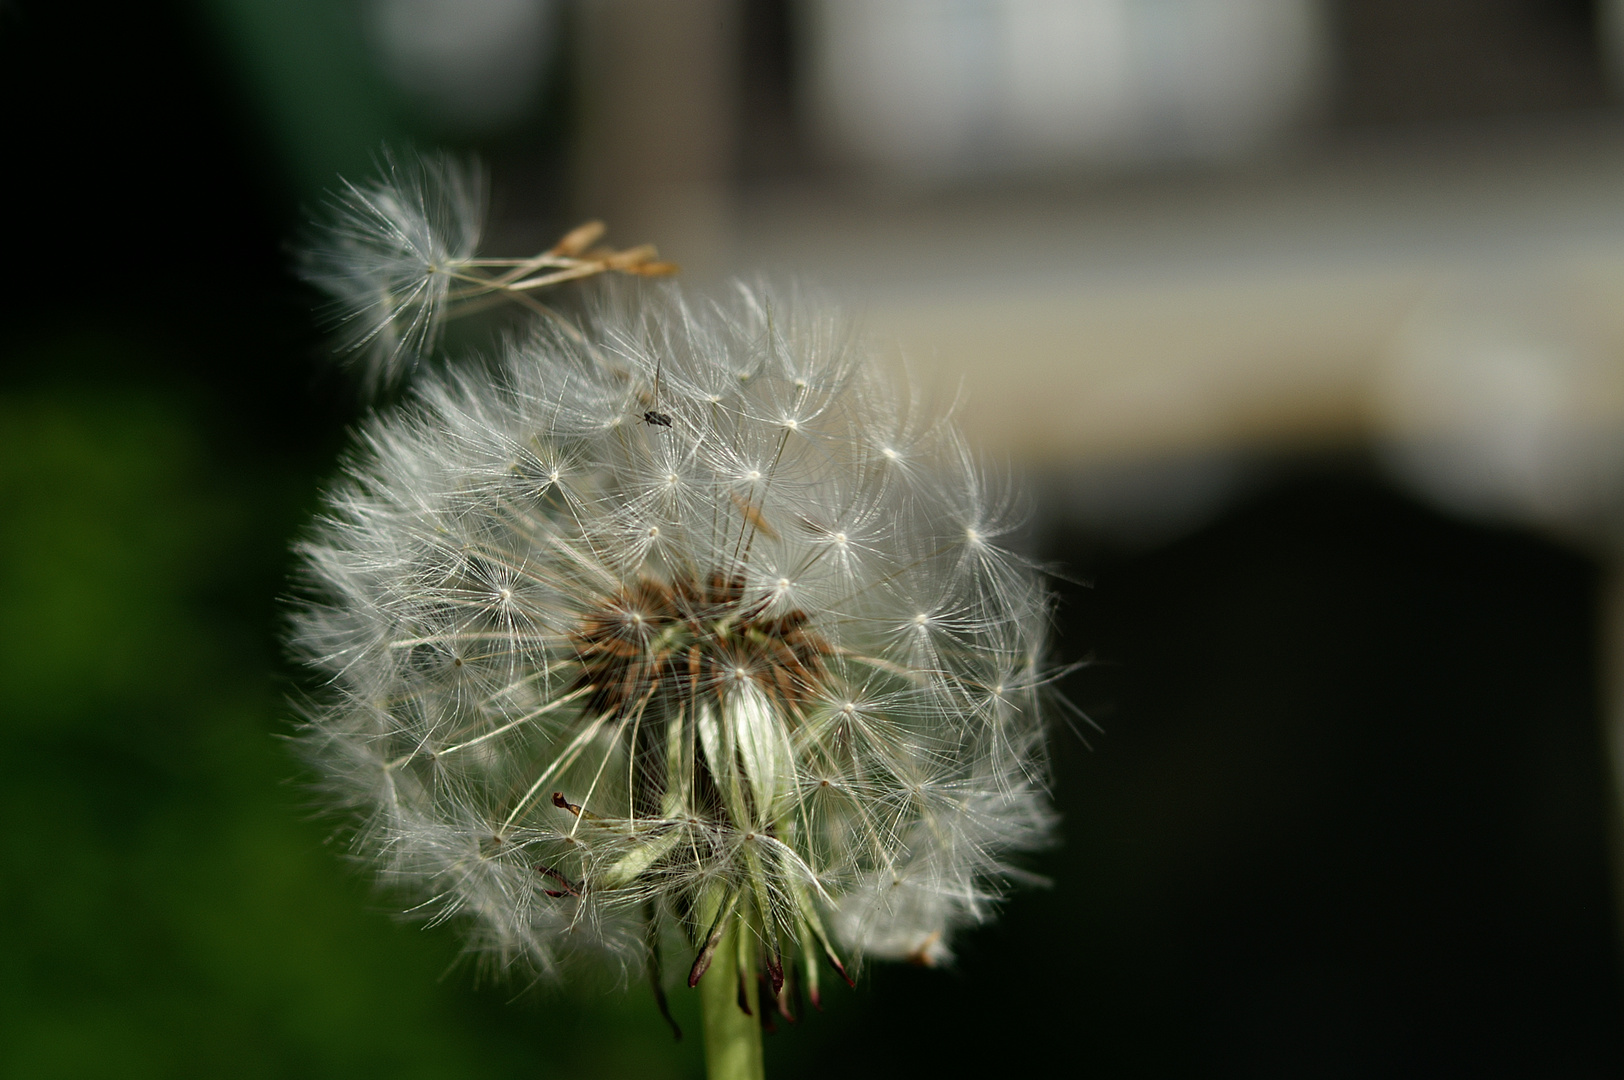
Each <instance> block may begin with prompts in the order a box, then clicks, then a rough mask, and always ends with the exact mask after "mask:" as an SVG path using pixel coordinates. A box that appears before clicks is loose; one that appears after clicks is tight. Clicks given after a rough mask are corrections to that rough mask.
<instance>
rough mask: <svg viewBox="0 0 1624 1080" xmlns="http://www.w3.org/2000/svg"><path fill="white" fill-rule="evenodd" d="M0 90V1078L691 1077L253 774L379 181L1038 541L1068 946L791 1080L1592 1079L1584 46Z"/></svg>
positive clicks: (264, 66)
mask: <svg viewBox="0 0 1624 1080" xmlns="http://www.w3.org/2000/svg"><path fill="white" fill-rule="evenodd" d="M0 84H3V86H4V90H5V100H7V101H8V102H10V103H11V106H10V107H9V108H8V109H7V110H6V112H5V116H4V119H3V120H0V123H3V124H4V126H5V133H6V136H7V138H6V141H5V145H6V147H7V153H6V161H7V168H6V170H5V171H6V174H7V176H8V180H9V183H8V187H9V188H10V190H12V192H13V194H12V196H11V197H10V198H9V199H8V200H7V210H6V227H7V237H8V239H9V247H8V249H9V250H10V251H11V252H13V258H12V259H10V260H8V266H7V269H6V276H7V288H6V290H5V293H4V299H3V301H0V302H3V304H4V305H5V310H4V317H3V318H0V359H3V372H0V507H3V509H0V575H3V579H4V581H3V588H0V725H3V727H0V730H4V731H5V733H6V744H7V747H8V749H9V751H10V757H11V759H12V766H11V768H10V769H9V770H7V774H8V780H7V782H6V783H5V784H4V785H0V844H3V845H4V857H3V860H0V912H3V914H4V925H6V926H7V927H8V940H7V941H6V943H5V944H4V945H0V1002H3V1003H4V1004H3V1008H0V1030H3V1031H4V1035H3V1037H0V1071H5V1072H7V1073H8V1074H12V1075H19V1076H22V1075H26V1076H112V1075H118V1076H142V1075H154V1076H170V1075H194V1074H195V1075H200V1076H201V1075H207V1076H215V1075H222V1074H230V1075H265V1076H283V1075H286V1076H323V1075H333V1076H340V1075H342V1076H355V1075H391V1076H395V1075H424V1076H436V1077H439V1076H460V1075H468V1076H474V1075H478V1076H481V1077H490V1076H504V1075H513V1076H519V1075H532V1074H534V1073H536V1072H540V1071H549V1072H557V1073H568V1074H569V1075H573V1076H583V1077H584V1076H604V1077H614V1076H625V1075H640V1076H661V1075H673V1076H676V1075H697V1074H698V1073H697V1071H698V1069H699V1057H698V1050H699V1048H698V1045H697V1040H695V1039H693V1038H692V1037H690V1039H689V1040H688V1041H687V1042H685V1043H684V1044H682V1045H681V1046H680V1047H676V1048H673V1047H671V1046H670V1044H669V1043H668V1042H667V1035H666V1033H665V1029H664V1027H663V1025H662V1024H661V1023H660V1021H659V1019H658V1016H657V1014H656V1013H655V1012H654V1011H653V1008H652V1006H651V1005H650V1003H649V1002H648V1001H646V1000H645V998H646V992H645V991H640V990H637V989H634V990H633V992H632V993H631V994H630V995H628V996H627V997H626V998H624V999H621V998H618V997H615V996H613V995H609V994H606V993H605V992H603V991H602V989H601V988H595V987H594V988H569V989H567V990H563V991H559V990H551V989H545V988H526V987H525V986H523V985H522V984H521V985H513V984H494V985H493V984H491V983H490V982H488V981H487V982H481V981H480V980H479V979H477V978H476V977H475V973H474V972H473V970H472V969H471V968H469V967H468V966H466V965H462V966H458V965H457V963H456V956H455V954H456V941H455V936H454V934H452V933H450V932H447V931H445V930H439V931H431V932H427V933H425V932H422V931H420V930H419V929H417V928H415V927H411V926H403V925H401V924H399V923H398V922H396V921H395V920H394V919H392V917H391V915H390V912H391V910H392V907H391V903H392V901H391V899H390V898H388V897H380V896H378V895H376V894H374V893H372V892H370V891H369V889H368V886H367V883H366V881H365V880H364V875H362V874H359V873H357V872H356V871H354V870H353V869H352V868H350V867H347V866H346V865H344V863H343V861H342V859H341V858H340V856H339V853H337V852H334V851H333V850H331V845H330V844H329V843H328V840H329V838H330V835H331V833H332V824H331V822H327V821H323V820H319V819H316V818H314V817H313V816H312V813H311V811H310V809H309V807H308V805H307V800H306V798H305V796H304V795H303V794H302V793H301V789H300V787H299V772H298V767H297V764H296V763H295V762H293V761H292V760H291V758H289V756H288V755H287V753H286V751H285V748H284V747H283V746H282V745H281V744H280V743H279V741H278V737H279V736H280V735H282V734H284V733H286V731H287V730H288V725H289V723H290V720H289V717H290V715H291V711H292V710H291V708H290V706H289V705H288V704H287V703H286V702H287V700H288V697H289V695H290V694H291V695H293V696H294V697H296V696H297V693H298V690H299V687H300V679H301V676H300V675H299V673H298V672H296V671H294V670H292V669H291V668H289V667H288V666H287V665H285V663H284V662H283V660H282V658H281V657H280V654H279V651H278V646H277V633H278V630H277V627H278V619H279V611H278V607H279V601H278V599H277V598H278V597H279V596H280V595H282V594H283V592H284V590H285V586H284V584H283V582H284V580H285V574H286V568H287V559H286V554H285V553H286V551H287V547H288V544H289V542H290V540H291V538H293V537H294V536H296V535H297V533H298V530H299V529H300V527H301V524H300V523H301V522H302V521H303V520H305V518H306V517H307V516H308V514H309V513H310V512H311V511H312V508H313V507H314V506H315V503H316V498H317V492H318V491H319V489H320V485H321V483H322V482H323V479H324V478H325V477H327V476H330V475H331V474H332V472H333V470H334V468H335V462H336V459H337V454H338V452H339V449H340V447H341V446H342V445H343V441H344V431H345V428H346V425H348V424H350V423H352V422H354V420H355V419H356V418H357V417H358V416H359V413H360V407H359V405H358V402H357V398H356V395H355V392H354V389H353V387H352V385H351V383H350V381H349V379H348V377H347V376H346V375H344V374H343V373H342V372H340V371H338V370H336V369H335V368H334V367H333V366H332V365H331V363H330V360H329V357H328V356H327V355H326V347H325V344H324V342H323V340H322V337H321V333H320V329H319V326H318V325H317V324H316V322H315V320H314V319H313V317H312V315H311V305H312V302H313V298H312V297H311V296H309V295H308V294H306V293H305V292H303V291H302V290H301V289H300V287H299V286H297V285H296V284H295V283H294V282H293V281H292V279H291V278H290V276H289V274H288V273H287V264H288V258H289V257H288V252H289V250H290V246H291V245H292V244H294V243H296V241H297V237H298V235H299V233H300V230H301V228H302V227H303V223H304V222H305V221H307V220H308V219H309V217H310V216H311V214H312V212H313V211H314V210H315V208H316V207H317V206H319V203H320V200H321V197H322V196H321V192H322V191H323V190H324V189H327V188H330V187H331V186H332V184H333V183H334V181H335V178H336V177H337V176H338V175H339V174H341V173H342V174H344V175H349V176H362V175H365V174H366V173H367V172H368V171H369V170H370V169H371V167H372V165H371V161H372V157H373V155H374V154H375V153H376V152H377V150H378V148H379V147H381V146H383V145H385V144H388V145H393V146H404V145H416V146H420V147H430V146H445V147H449V148H451V149H453V150H457V151H462V152H469V153H476V152H477V153H479V154H480V155H481V156H483V157H484V158H485V160H486V161H487V162H488V163H489V164H490V166H491V169H492V174H493V188H494V190H493V220H492V226H491V229H490V239H489V242H488V244H487V251H488V252H489V253H493V254H523V253H529V252H532V251H535V250H537V249H539V248H541V247H543V246H545V245H547V244H549V243H551V241H552V239H553V238H554V237H556V236H557V235H558V234H559V233H561V232H562V231H563V230H564V229H565V228H567V227H568V226H570V225H572V224H574V223H576V222H578V221H580V220H582V219H584V218H586V217H591V216H603V217H605V218H607V220H608V221H609V223H610V226H611V233H610V239H611V240H612V241H616V242H620V243H627V244H630V243H637V242H642V241H645V240H649V241H654V242H656V243H658V244H659V245H660V247H661V249H662V252H663V253H664V254H666V255H667V256H669V257H671V258H673V259H675V260H676V261H678V262H680V263H681V264H683V266H684V267H685V275H686V277H687V278H688V279H689V280H690V281H691V282H692V283H693V284H694V285H695V286H696V287H704V286H706V285H707V283H714V282H716V281H719V280H721V279H723V278H725V277H726V276H728V275H730V274H736V273H743V274H753V273H757V272H766V273H769V274H775V275H780V276H788V275H795V276H798V277H801V278H804V279H807V280H809V281H812V282H814V283H816V284H818V285H819V286H821V287H823V288H825V289H827V290H829V291H830V292H831V293H832V294H834V295H835V296H837V297H839V298H840V299H842V300H843V301H844V302H846V303H847V304H848V305H849V306H850V307H851V308H852V309H853V311H854V312H855V313H856V314H857V316H858V317H859V318H860V319H861V320H862V321H863V323H864V324H865V325H866V326H867V327H868V329H869V331H870V332H871V334H872V335H873V336H874V338H875V339H876V340H877V341H879V342H880V343H882V345H883V346H884V348H885V350H886V354H887V356H888V357H890V358H892V359H894V360H896V361H897V362H899V363H906V364H907V365H908V368H909V370H910V371H911V372H912V373H913V375H914V377H915V378H917V379H918V380H919V381H920V383H921V384H922V385H923V386H924V387H925V388H926V389H927V390H928V391H929V392H931V393H934V394H937V395H939V396H940V397H942V398H953V397H955V396H956V398H957V401H958V409H959V415H960V417H961V419H962V421H963V423H964V424H965V426H966V427H967V428H968V429H969V430H970V432H971V434H972V435H973V437H974V438H975V439H976V441H977V443H978V444H979V445H980V446H981V447H983V448H984V449H985V450H987V451H988V452H989V454H990V455H991V456H992V457H993V458H994V459H995V460H998V461H1001V462H1008V463H1009V465H1010V467H1011V469H1012V471H1015V472H1017V473H1019V474H1021V475H1023V476H1024V477H1026V482H1027V485H1028V487H1029V488H1030V490H1031V491H1032V493H1033V495H1032V499H1031V513H1030V519H1029V521H1030V523H1029V527H1028V529H1027V531H1026V533H1025V534H1024V536H1023V537H1022V538H1021V542H1022V543H1023V544H1024V545H1025V546H1026V547H1027V548H1028V549H1030V550H1032V551H1033V552H1034V553H1036V554H1038V555H1040V556H1041V557H1043V558H1045V559H1049V560H1052V561H1053V562H1054V563H1055V564H1056V565H1057V566H1058V567H1060V568H1061V569H1062V571H1063V573H1064V580H1063V582H1062V584H1061V585H1060V591H1061V603H1060V606H1059V608H1058V612H1057V616H1056V626H1057V631H1058V633H1057V646H1056V648H1057V659H1059V660H1062V661H1065V662H1082V666H1081V667H1080V668H1079V669H1078V670H1077V671H1075V672H1074V673H1073V674H1072V675H1070V676H1069V677H1068V679H1067V681H1066V685H1065V689H1066V692H1067V693H1068V695H1069V696H1070V698H1071V699H1072V700H1073V701H1074V702H1076V703H1077V704H1078V705H1079V706H1080V707H1082V708H1083V709H1084V710H1085V711H1086V712H1087V713H1088V714H1089V717H1090V718H1091V720H1092V722H1093V723H1094V724H1095V725H1097V726H1096V727H1088V726H1086V725H1079V727H1080V729H1081V730H1080V731H1079V732H1076V733H1073V732H1069V731H1066V730H1064V729H1063V728H1060V727H1057V731H1056V752H1055V756H1056V770H1057V798H1058V801H1059V803H1060V805H1061V807H1062V809H1063V810H1064V812H1065V814H1066V826H1065V842H1064V844H1063V845H1062V846H1061V847H1060V848H1058V849H1057V850H1055V851H1052V852H1049V853H1046V854H1045V855H1043V856H1042V857H1041V858H1039V859H1037V860H1035V861H1034V869H1035V870H1037V871H1039V872H1041V873H1043V874H1046V875H1047V876H1049V877H1050V878H1051V879H1052V880H1053V882H1054V885H1053V887H1051V888H1049V889H1045V890H1037V891H1031V892H1028V893H1025V894H1022V895H1020V896H1018V897H1017V898H1016V899H1014V900H1013V901H1012V902H1011V903H1010V905H1009V907H1008V910H1007V912H1006V914H1005V918H1004V920H1003V921H1002V922H1001V923H1000V924H999V925H998V926H996V927H994V928H990V929H988V930H986V931H982V932H980V933H978V934H975V935H972V936H971V937H970V938H969V939H968V940H967V941H966V942H965V943H964V947H963V949H962V959H961V962H960V964H959V966H958V967H957V968H956V969H954V970H952V971H948V972H924V971H913V970H903V969H877V970H875V971H873V972H872V975H871V978H870V980H869V981H868V982H866V983H865V984H864V986H862V987H861V988H860V989H859V990H858V991H856V992H855V993H854V994H851V995H846V996H844V997H837V1000H836V1001H834V1002H833V1003H831V1005H830V1008H829V1012H828V1013H827V1014H825V1015H823V1016H820V1017H817V1018H814V1019H812V1020H810V1021H808V1022H805V1023H803V1024H802V1025H800V1027H799V1028H798V1029H796V1030H793V1031H787V1032H783V1033H780V1034H779V1035H777V1036H775V1037H774V1039H773V1040H771V1041H770V1045H769V1056H770V1059H771V1065H770V1067H771V1068H772V1069H773V1070H774V1074H775V1075H778V1076H784V1077H788V1076H797V1075H817V1074H821V1073H824V1072H826V1071H829V1070H838V1071H841V1072H843V1073H847V1074H852V1075H858V1076H863V1075H872V1074H879V1073H881V1072H882V1071H883V1072H885V1073H888V1074H892V1075H926V1074H930V1073H938V1072H941V1071H944V1070H947V1069H954V1070H957V1071H964V1070H975V1071H978V1072H987V1071H992V1070H997V1071H999V1072H1011V1071H1020V1070H1024V1071H1031V1072H1036V1071H1038V1070H1039V1069H1043V1070H1047V1071H1051V1072H1053V1073H1054V1074H1056V1075H1062V1074H1070V1073H1073V1072H1076V1073H1084V1072H1086V1073H1089V1074H1091V1075H1103V1076H1115V1075H1123V1076H1130V1075H1155V1076H1161V1075H1179V1076H1183V1075H1192V1074H1201V1075H1231V1074H1233V1075H1305V1074H1306V1075H1402V1074H1417V1075H1440V1074H1457V1073H1458V1074H1467V1075H1474V1076H1485V1075H1508V1076H1512V1075H1515V1076H1521V1075H1563V1076H1588V1075H1598V1076H1600V1075H1617V1074H1618V1073H1619V1072H1620V1070H1621V1068H1624V978H1621V976H1624V969H1621V963H1620V961H1621V954H1620V933H1619V930H1620V926H1621V925H1624V922H1621V920H1624V905H1621V904H1620V901H1619V897H1620V889H1619V881H1620V876H1619V870H1618V868H1619V866H1620V865H1621V861H1620V859H1619V857H1618V850H1619V845H1618V841H1619V835H1620V829H1619V823H1620V821H1621V820H1624V818H1621V815H1620V811H1619V796H1618V791H1619V783H1618V779H1617V778H1618V777H1619V776H1620V775H1624V765H1621V763H1624V736H1621V735H1620V732H1621V731H1624V723H1620V722H1618V721H1616V720H1612V719H1610V718H1612V717H1616V716H1619V715H1621V714H1624V710H1621V709H1620V706H1619V704H1618V703H1619V701H1620V699H1621V696H1624V695H1621V692H1620V691H1619V690H1618V689H1617V688H1618V687H1619V686H1621V685H1624V678H1621V676H1620V672H1621V671H1624V629H1620V628H1621V627H1624V615H1621V614H1620V613H1624V584H1621V583H1624V577H1621V576H1620V575H1619V573H1618V567H1619V553H1620V550H1621V547H1624V536H1621V534H1620V527H1621V524H1624V522H1621V516H1620V510H1621V508H1624V499H1621V496H1624V4H1620V3H1618V2H1617V0H1472V2H1467V0H1407V2H1405V0H682V2H676V0H574V2H566V0H279V2H275V3H272V2H269V0H162V2H158V3H154V4H151V5H142V6H139V7H135V6H131V5H113V4H101V3H92V4H86V5H77V6H72V7H69V6H65V5H53V4H46V3H43V2H24V0H12V2H11V3H8V4H4V5H0ZM1084 583H1087V584H1086V585H1085V584H1084ZM447 972H449V974H448V973H447ZM690 1006H691V1003H687V1002H686V1001H685V999H684V998H683V997H682V996H681V995H679V996H678V1009H679V1018H681V1017H686V1019H687V1021H688V1022H689V1023H688V1026H689V1027H690V1030H691V1031H697V1025H696V1024H694V1023H693V1022H692V1021H693V1020H694V1015H693V1010H692V1009H691V1007H690Z"/></svg>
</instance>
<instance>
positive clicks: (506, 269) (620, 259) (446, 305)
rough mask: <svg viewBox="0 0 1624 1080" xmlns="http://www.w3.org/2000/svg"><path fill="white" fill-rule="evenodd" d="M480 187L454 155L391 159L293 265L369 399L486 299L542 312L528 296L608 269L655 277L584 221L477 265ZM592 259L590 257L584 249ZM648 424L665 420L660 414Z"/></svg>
mask: <svg viewBox="0 0 1624 1080" xmlns="http://www.w3.org/2000/svg"><path fill="white" fill-rule="evenodd" d="M484 216H485V178H484V174H483V172H482V171H481V170H480V169H479V168H478V167H477V166H475V165H472V164H465V163H460V162H457V161H455V160H453V159H451V158H447V157H440V156H432V155H431V156H427V157H421V158H407V159H401V158H397V157H396V156H395V155H394V154H392V153H389V152H388V151H385V152H384V153H383V154H382V155H381V157H380V161H379V175H378V176H377V177H376V178H375V179H373V180H372V181H370V182H367V183H360V184H357V183H349V182H345V184H344V189H343V191H342V192H340V193H339V194H338V195H336V196H334V197H333V198H332V199H331V200H330V203H329V206H328V214H327V218H328V220H327V222H326V223H325V225H324V226H323V228H322V229H321V230H320V231H319V232H318V234H317V236H316V239H315V240H314V241H313V242H312V243H311V244H310V245H308V247H307V248H306V249H305V250H304V252H303V253H302V255H301V259H300V266H299V271H300V275H301V276H302V277H303V278H304V279H305V280H306V281H308V282H310V283H311V284H312V285H314V286H316V287H317V288H318V289H320V290H321V291H322V292H324V293H326V294H327V296H328V297H329V299H330V301H331V307H330V310H329V316H330V318H331V321H332V322H333V324H334V326H335V328H336V330H337V331H338V337H339V349H340V351H341V352H344V353H348V354H351V355H353V356H355V357H357V358H359V359H360V361H361V363H362V366H363V368H364V378H365V382H366V385H367V389H368V391H369V392H376V391H378V390H380V389H382V388H384V387H386V386H389V385H391V384H393V383H396V382H398V381H400V379H401V378H402V377H403V376H405V375H406V374H407V373H408V372H410V371H411V370H412V369H413V368H415V367H416V365H417V364H418V363H419V362H420V361H421V360H422V359H424V358H425V357H426V356H427V355H428V354H429V353H430V352H432V350H433V349H434V347H435V345H436V343H437V342H438V341H439V338H440V333H441V331H442V329H443V328H444V324H445V320H446V319H447V318H448V317H450V316H451V315H453V314H455V313H458V312H463V313H467V312H471V311H477V310H481V309H483V308H485V307H488V306H490V305H491V304H492V303H493V302H501V301H504V300H506V301H512V302H514V303H519V304H523V305H525V306H527V307H530V308H532V309H534V310H539V311H542V312H546V311H547V309H546V308H542V307H541V306H540V305H538V304H537V303H536V301H534V300H533V299H531V297H530V293H532V292H533V291H535V290H537V289H540V288H545V287H547V286H551V285H558V284H562V283H563V282H566V281H574V280H578V279H581V278H587V277H593V276H595V275H598V274H604V273H609V272H611V271H615V272H619V273H623V274H631V275H636V276H641V277H662V276H665V275H667V274H670V273H673V272H674V271H675V270H676V267H675V266H673V265H672V264H670V263H665V262H660V261H659V260H658V258H657V252H656V251H655V249H654V247H653V246H652V245H649V244H643V245H640V246H638V247H635V248H629V249H627V250H625V251H616V250H614V249H612V248H592V245H593V244H594V243H595V242H596V241H597V239H598V238H599V237H600V236H601V235H602V234H603V231H604V228H603V223H602V222H598V221H593V222H588V223H586V224H585V225H582V226H579V227H577V228H576V229H574V230H572V231H571V232H569V233H568V234H567V235H565V237H564V238H563V239H562V240H560V241H559V242H558V243H557V244H555V245H554V246H553V247H552V248H551V249H549V250H548V251H545V252H543V253H541V254H540V255H535V256H531V257H529V258H516V259H502V258H475V253H476V252H477V250H478V248H479V242H480V235H481V233H482V231H483V228H484ZM589 248H590V249H591V250H588V249H589ZM648 415H650V416H653V417H655V419H653V420H651V421H650V423H663V422H666V421H665V418H664V416H663V414H660V413H650V414H648Z"/></svg>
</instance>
